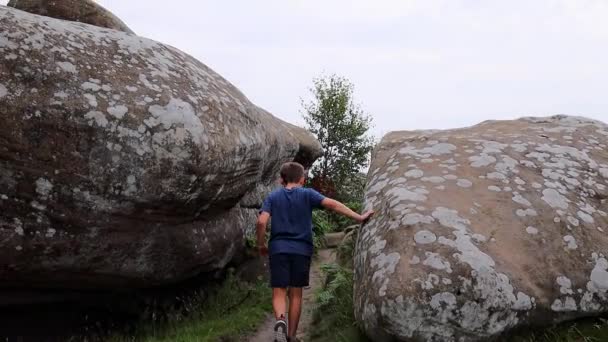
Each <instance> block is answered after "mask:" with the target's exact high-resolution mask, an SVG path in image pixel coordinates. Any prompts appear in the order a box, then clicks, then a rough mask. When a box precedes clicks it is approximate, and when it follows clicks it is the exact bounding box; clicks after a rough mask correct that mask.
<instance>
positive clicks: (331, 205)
mask: <svg viewBox="0 0 608 342" xmlns="http://www.w3.org/2000/svg"><path fill="white" fill-rule="evenodd" d="M321 205H322V206H323V207H324V208H326V209H329V210H332V211H335V212H336V213H338V214H340V215H344V216H346V217H350V218H351V219H353V220H355V221H357V222H360V223H364V222H367V220H369V218H370V217H372V215H373V214H374V211H373V210H370V211H368V212H366V213H364V214H363V215H359V214H357V213H356V212H354V211H352V210H351V209H350V208H349V207H347V206H346V205H344V204H343V203H340V202H338V201H336V200H333V199H331V198H325V199H323V201H322V202H321Z"/></svg>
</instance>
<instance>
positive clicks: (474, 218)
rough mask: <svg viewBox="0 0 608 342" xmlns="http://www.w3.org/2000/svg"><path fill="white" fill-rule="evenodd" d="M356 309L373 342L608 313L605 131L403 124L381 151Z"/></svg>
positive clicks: (484, 332)
mask: <svg viewBox="0 0 608 342" xmlns="http://www.w3.org/2000/svg"><path fill="white" fill-rule="evenodd" d="M365 197H366V198H365V206H366V209H371V208H373V209H375V210H376V215H375V217H374V218H373V219H372V220H371V221H370V222H369V223H368V224H367V225H365V226H363V228H362V230H361V232H360V234H359V238H358V242H357V247H356V255H355V312H356V317H357V319H358V321H359V322H360V323H361V324H362V326H363V327H364V329H365V331H366V333H367V334H368V335H369V336H370V337H371V338H372V339H373V340H374V341H385V340H394V339H396V340H407V341H463V342H464V341H486V340H488V339H491V338H494V337H497V336H499V335H503V334H508V333H509V331H511V330H512V329H514V328H520V327H525V326H542V325H546V324H550V323H556V322H561V321H565V320H569V319H574V318H577V317H583V316H592V315H597V314H600V313H604V312H608V259H607V258H608V217H607V216H608V213H607V212H608V205H607V198H608V126H607V125H606V124H604V123H601V122H598V121H593V120H588V119H584V118H578V117H568V116H556V117H551V118H523V119H520V120H514V121H489V122H484V123H481V124H479V125H477V126H474V127H470V128H464V129H455V130H447V131H413V132H394V133H390V134H388V135H387V136H385V137H384V138H383V140H382V142H381V143H380V144H379V146H378V147H377V148H376V150H375V151H374V156H373V161H372V165H371V168H370V171H369V175H368V182H367V189H366V196H365Z"/></svg>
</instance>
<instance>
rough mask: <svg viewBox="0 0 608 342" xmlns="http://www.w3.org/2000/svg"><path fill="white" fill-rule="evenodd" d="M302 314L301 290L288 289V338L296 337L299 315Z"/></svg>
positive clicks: (298, 288)
mask: <svg viewBox="0 0 608 342" xmlns="http://www.w3.org/2000/svg"><path fill="white" fill-rule="evenodd" d="M301 313H302V288H301V287H291V288H289V325H288V326H287V327H288V328H289V336H290V337H292V336H296V331H298V324H299V323H300V314H301Z"/></svg>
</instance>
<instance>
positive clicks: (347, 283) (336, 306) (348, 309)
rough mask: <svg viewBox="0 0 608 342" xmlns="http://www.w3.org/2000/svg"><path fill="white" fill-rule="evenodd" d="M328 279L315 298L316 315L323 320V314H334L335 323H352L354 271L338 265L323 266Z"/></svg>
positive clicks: (322, 268)
mask: <svg viewBox="0 0 608 342" xmlns="http://www.w3.org/2000/svg"><path fill="white" fill-rule="evenodd" d="M321 270H322V271H323V273H324V274H325V276H326V277H327V283H326V284H325V286H324V288H322V289H319V291H317V293H316V297H315V307H314V309H315V314H316V315H317V318H321V317H320V316H322V315H323V312H332V313H333V318H334V320H335V323H337V324H345V323H352V318H353V312H352V311H353V298H352V297H353V296H352V294H353V271H352V270H350V269H347V268H345V267H342V266H340V265H338V264H324V265H321Z"/></svg>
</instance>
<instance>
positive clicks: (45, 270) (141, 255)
mask: <svg viewBox="0 0 608 342" xmlns="http://www.w3.org/2000/svg"><path fill="white" fill-rule="evenodd" d="M0 56H2V58H1V59H0V121H1V122H2V124H1V125H0V208H1V210H0V278H1V279H2V282H1V283H0V287H12V288H21V289H25V288H34V287H40V288H112V289H114V288H135V287H147V286H155V285H163V284H168V283H172V282H176V281H179V280H181V279H184V278H187V277H190V276H192V275H195V274H197V273H200V272H205V271H213V270H216V269H218V268H222V267H224V266H225V265H226V264H227V263H228V262H229V261H230V260H231V259H232V258H233V256H234V255H235V254H237V253H238V252H239V251H240V250H242V249H243V245H244V234H245V233H246V232H247V231H251V230H253V229H254V223H255V216H256V213H257V210H256V208H257V207H259V205H260V199H261V198H262V196H263V195H264V192H266V191H268V190H269V189H270V188H271V187H272V186H273V183H274V182H275V180H276V178H277V172H278V169H279V167H280V165H281V164H282V163H284V162H286V161H291V160H299V161H302V162H304V163H306V162H308V163H310V162H312V161H313V160H314V159H315V158H316V157H318V155H319V154H320V153H321V148H320V145H319V143H318V142H316V141H314V139H312V138H311V137H310V136H306V135H305V134H304V135H303V133H302V132H301V131H300V130H294V128H293V127H292V126H291V125H289V124H287V123H285V122H283V121H281V120H279V119H277V118H275V117H274V116H272V115H270V114H269V113H267V112H266V111H264V110H262V109H260V108H258V107H257V106H255V105H253V104H252V103H251V102H250V101H249V100H248V99H247V98H246V97H245V96H244V95H243V94H242V93H241V92H240V91H239V90H238V89H236V88H235V87H234V86H233V85H232V84H230V83H229V82H228V81H226V80H225V79H224V78H222V77H221V76H220V75H218V74H216V73H215V72H214V71H213V70H211V69H209V68H208V67H206V66H205V65H203V64H202V63H200V62H199V61H197V60H195V59H194V58H192V57H190V56H188V55H187V54H185V53H183V52H181V51H179V50H177V49H175V48H172V47H169V46H166V45H163V44H160V43H157V42H154V41H151V40H148V39H145V38H141V37H137V36H134V35H130V34H126V33H124V32H119V31H115V30H108V29H103V28H99V27H95V26H90V25H82V24H78V23H73V22H66V21H60V20H57V19H52V18H47V17H41V16H36V15H32V14H29V13H26V12H22V11H18V10H15V9H11V8H8V7H3V6H0ZM303 136H305V139H304V138H303Z"/></svg>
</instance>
